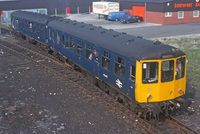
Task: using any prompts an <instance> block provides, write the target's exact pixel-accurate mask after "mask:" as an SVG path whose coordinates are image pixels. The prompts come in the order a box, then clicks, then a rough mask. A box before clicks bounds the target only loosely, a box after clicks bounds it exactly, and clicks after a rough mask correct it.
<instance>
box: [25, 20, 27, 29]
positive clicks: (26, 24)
mask: <svg viewBox="0 0 200 134" xmlns="http://www.w3.org/2000/svg"><path fill="white" fill-rule="evenodd" d="M25 28H26V29H28V22H27V21H25Z"/></svg>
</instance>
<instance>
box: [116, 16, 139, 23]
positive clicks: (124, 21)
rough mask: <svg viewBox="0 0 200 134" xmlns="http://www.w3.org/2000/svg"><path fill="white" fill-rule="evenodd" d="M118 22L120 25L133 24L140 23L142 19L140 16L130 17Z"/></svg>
mask: <svg viewBox="0 0 200 134" xmlns="http://www.w3.org/2000/svg"><path fill="white" fill-rule="evenodd" d="M120 21H121V22H122V23H134V22H141V21H143V19H142V17H140V16H131V17H128V18H125V19H121V20H120Z"/></svg>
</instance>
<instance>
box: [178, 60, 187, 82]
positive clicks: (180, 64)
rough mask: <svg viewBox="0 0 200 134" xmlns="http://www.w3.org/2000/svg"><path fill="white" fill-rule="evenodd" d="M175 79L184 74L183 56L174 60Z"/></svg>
mask: <svg viewBox="0 0 200 134" xmlns="http://www.w3.org/2000/svg"><path fill="white" fill-rule="evenodd" d="M176 72H177V75H176V80H178V79H180V78H183V77H184V76H185V57H182V58H179V59H177V60H176Z"/></svg>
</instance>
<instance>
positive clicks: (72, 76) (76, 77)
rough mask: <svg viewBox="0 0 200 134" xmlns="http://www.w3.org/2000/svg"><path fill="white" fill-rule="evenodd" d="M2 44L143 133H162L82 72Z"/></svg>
mask: <svg viewBox="0 0 200 134" xmlns="http://www.w3.org/2000/svg"><path fill="white" fill-rule="evenodd" d="M0 46H1V47H2V48H3V49H6V50H8V51H10V52H12V53H14V54H16V55H19V56H20V57H23V58H25V59H27V60H29V61H31V62H33V63H35V64H37V65H39V66H41V67H43V68H44V69H45V70H47V71H49V72H51V73H53V74H54V75H55V76H57V77H59V78H60V79H62V80H64V81H65V83H71V84H72V86H71V88H74V89H78V90H80V91H81V92H83V93H85V94H87V95H88V96H90V97H93V98H94V99H95V100H97V101H98V102H100V103H103V104H104V105H105V106H106V107H108V108H110V109H112V111H113V112H117V113H119V116H121V117H122V118H123V119H125V120H126V121H128V122H131V123H133V124H134V125H135V126H136V127H139V128H141V130H142V132H143V133H150V134H159V133H160V134H161V132H160V131H159V130H157V129H156V128H155V127H153V126H152V125H150V124H149V123H148V122H146V121H144V120H142V119H141V118H139V117H137V116H136V115H135V114H134V113H133V112H131V111H130V110H128V109H127V108H126V107H124V106H123V105H121V104H120V103H119V102H117V101H115V100H114V99H113V98H111V97H110V96H109V95H107V94H106V93H105V92H103V91H102V90H101V89H99V88H98V87H96V86H95V85H93V84H92V83H90V82H89V81H88V80H87V79H86V78H84V77H82V76H81V74H80V73H78V72H76V71H74V70H73V69H72V68H71V67H70V66H69V65H66V64H63V63H62V62H60V61H59V60H55V59H52V58H49V57H47V56H45V55H42V54H40V53H37V52H35V51H32V50H30V49H27V48H25V47H22V46H20V45H17V44H14V43H10V42H8V41H5V40H2V39H0Z"/></svg>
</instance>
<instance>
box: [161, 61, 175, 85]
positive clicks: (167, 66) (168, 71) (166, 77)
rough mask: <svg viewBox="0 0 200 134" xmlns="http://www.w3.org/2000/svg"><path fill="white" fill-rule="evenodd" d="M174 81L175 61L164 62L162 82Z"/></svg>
mask: <svg viewBox="0 0 200 134" xmlns="http://www.w3.org/2000/svg"><path fill="white" fill-rule="evenodd" d="M173 79H174V60H168V61H163V62H162V64H161V82H168V81H172V80H173Z"/></svg>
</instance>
